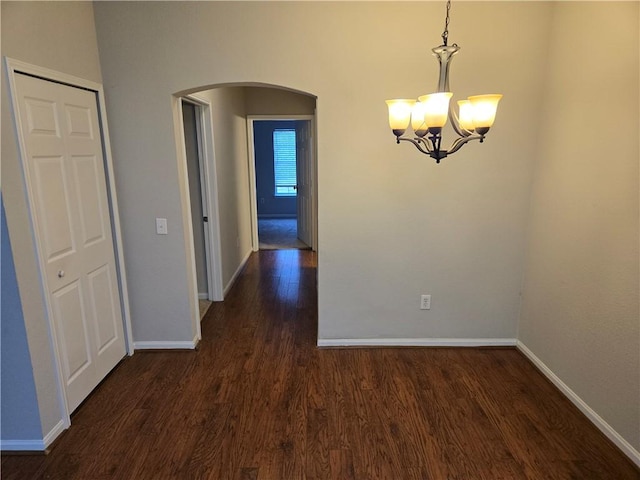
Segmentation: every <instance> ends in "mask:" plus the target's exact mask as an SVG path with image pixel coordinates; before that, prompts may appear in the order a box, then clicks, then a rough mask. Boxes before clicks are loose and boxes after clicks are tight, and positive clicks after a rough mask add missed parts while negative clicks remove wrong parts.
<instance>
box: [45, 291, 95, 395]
mask: <svg viewBox="0 0 640 480" xmlns="http://www.w3.org/2000/svg"><path fill="white" fill-rule="evenodd" d="M52 299H53V311H54V314H55V318H56V319H57V325H56V327H57V332H58V338H59V342H60V344H61V345H63V346H64V348H63V349H62V352H63V355H62V357H63V368H64V375H65V378H64V380H65V383H66V384H67V385H68V384H70V383H71V382H72V381H73V380H74V379H75V378H76V377H77V376H78V375H79V374H80V373H81V372H82V371H83V370H85V369H86V368H87V367H89V365H90V364H91V356H90V352H89V349H88V345H87V343H88V342H87V340H88V339H87V336H88V335H87V328H86V324H85V321H84V320H85V314H84V311H83V305H82V292H81V291H80V282H73V283H71V284H69V285H67V286H65V287H63V288H61V289H60V290H58V291H57V292H54V293H53V295H52Z"/></svg>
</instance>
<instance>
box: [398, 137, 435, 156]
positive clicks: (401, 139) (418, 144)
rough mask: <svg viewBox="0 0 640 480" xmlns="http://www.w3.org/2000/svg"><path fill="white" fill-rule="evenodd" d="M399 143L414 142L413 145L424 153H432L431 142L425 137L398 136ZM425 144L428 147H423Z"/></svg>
mask: <svg viewBox="0 0 640 480" xmlns="http://www.w3.org/2000/svg"><path fill="white" fill-rule="evenodd" d="M396 139H397V141H398V143H400V142H410V143H413V145H414V146H415V147H416V148H417V149H418V150H420V151H421V152H422V153H424V154H426V155H431V151H432V150H431V149H430V148H429V144H428V143H427V142H426V141H425V140H424V139H423V138H416V139H413V138H406V137H396ZM421 144H422V145H424V146H425V147H426V149H425V148H422V145H421Z"/></svg>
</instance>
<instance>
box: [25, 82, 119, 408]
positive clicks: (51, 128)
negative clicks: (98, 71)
mask: <svg viewBox="0 0 640 480" xmlns="http://www.w3.org/2000/svg"><path fill="white" fill-rule="evenodd" d="M15 87H16V96H17V102H18V114H19V115H18V117H19V123H20V125H19V128H20V130H21V132H22V138H23V143H24V150H25V151H24V152H23V153H24V155H25V157H24V159H23V161H24V169H25V178H26V181H27V187H28V188H27V189H28V192H29V198H30V205H31V213H32V216H33V222H34V230H35V233H36V238H37V244H38V247H39V250H40V260H41V269H42V275H43V282H44V285H45V289H46V290H47V291H46V293H47V295H48V301H49V305H50V312H51V314H52V316H53V318H52V324H53V333H54V337H55V341H56V343H57V348H58V354H59V357H60V358H59V361H60V364H61V369H62V376H63V378H62V380H63V384H64V388H65V392H66V398H67V407H68V412H69V413H71V412H72V411H73V410H75V408H76V407H77V406H78V405H79V404H80V403H81V402H82V400H84V399H85V398H86V396H87V395H88V394H89V393H90V392H91V391H92V390H93V389H94V388H95V387H96V386H97V385H98V383H99V382H100V381H101V380H102V379H103V378H104V377H105V375H106V374H107V373H109V371H111V369H113V367H114V366H115V365H116V364H117V363H118V362H119V361H120V360H121V359H122V358H123V357H124V355H125V340H124V332H123V322H122V313H121V303H120V293H119V289H118V281H117V271H116V266H115V256H114V247H113V239H112V233H111V223H110V213H109V200H108V197H107V185H106V178H105V172H104V163H103V150H102V136H101V131H100V122H99V120H98V109H97V100H96V94H95V92H93V91H88V90H84V89H81V88H76V87H71V86H67V85H62V84H59V83H54V82H50V81H47V80H42V79H38V78H34V77H31V76H28V75H23V74H16V76H15Z"/></svg>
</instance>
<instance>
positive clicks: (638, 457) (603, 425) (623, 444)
mask: <svg viewBox="0 0 640 480" xmlns="http://www.w3.org/2000/svg"><path fill="white" fill-rule="evenodd" d="M517 347H518V350H520V351H521V352H522V353H523V354H524V355H525V356H526V357H527V358H528V359H529V360H531V362H533V364H534V365H535V366H536V367H537V368H538V370H540V372H541V373H542V374H543V375H544V376H545V377H547V378H548V379H549V380H550V381H551V383H553V384H554V385H555V386H556V387H557V388H558V389H559V390H560V391H561V392H562V393H563V394H564V395H565V396H566V397H567V398H568V399H569V400H571V402H572V403H573V404H574V405H575V406H576V407H578V408H579V409H580V411H581V412H582V413H584V414H585V415H586V417H587V418H588V419H589V420H591V422H592V423H593V424H594V425H595V426H596V427H598V429H599V430H600V431H601V432H602V433H604V434H605V435H606V436H607V438H608V439H609V440H611V441H612V442H613V443H614V444H615V445H616V446H617V447H618V448H619V449H620V450H622V452H623V453H624V454H625V455H627V456H628V457H629V459H630V460H631V461H632V462H633V463H635V464H636V465H637V466H638V467H640V452H638V451H637V450H636V449H635V448H633V447H632V446H631V444H630V443H629V442H627V441H626V440H625V439H624V438H622V436H621V435H620V434H619V433H618V432H616V431H615V430H614V429H613V427H611V425H609V424H608V423H607V422H605V421H604V419H603V418H602V417H601V416H600V415H598V414H597V413H596V412H595V411H594V410H593V409H592V408H591V407H590V406H589V405H588V404H587V403H586V402H585V401H584V400H582V399H581V398H580V397H579V396H578V395H577V394H576V393H575V392H574V391H573V390H571V388H569V387H568V386H567V384H565V383H564V382H563V381H562V380H561V379H560V378H559V377H558V376H557V375H556V374H555V373H553V371H552V370H551V369H550V368H549V367H547V366H546V365H545V364H544V362H543V361H542V360H540V359H539V358H538V357H537V356H536V355H535V354H534V353H533V352H532V351H531V350H529V349H528V348H527V346H526V345H525V344H524V343H522V342H520V341H518V344H517Z"/></svg>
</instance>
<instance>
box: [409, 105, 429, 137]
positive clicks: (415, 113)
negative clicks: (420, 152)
mask: <svg viewBox="0 0 640 480" xmlns="http://www.w3.org/2000/svg"><path fill="white" fill-rule="evenodd" d="M424 113H425V110H424V103H422V102H416V103H415V104H414V105H413V109H412V110H411V127H412V128H413V132H414V133H415V134H416V135H417V136H419V137H424V136H425V135H426V133H427V125H426V124H425V123H424Z"/></svg>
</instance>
